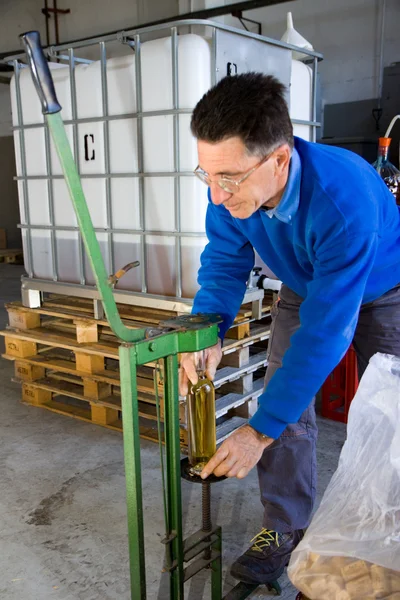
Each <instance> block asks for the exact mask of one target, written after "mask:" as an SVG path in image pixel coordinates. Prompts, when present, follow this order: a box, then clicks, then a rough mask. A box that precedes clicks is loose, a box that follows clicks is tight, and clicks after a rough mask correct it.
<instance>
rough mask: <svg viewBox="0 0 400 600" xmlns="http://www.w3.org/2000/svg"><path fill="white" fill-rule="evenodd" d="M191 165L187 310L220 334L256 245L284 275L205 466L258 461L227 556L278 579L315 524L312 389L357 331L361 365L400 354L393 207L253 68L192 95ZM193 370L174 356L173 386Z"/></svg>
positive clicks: (246, 575) (370, 173) (242, 469)
mask: <svg viewBox="0 0 400 600" xmlns="http://www.w3.org/2000/svg"><path fill="white" fill-rule="evenodd" d="M191 127H192V132H193V134H194V136H195V137H196V138H197V140H198V155H199V166H198V167H197V169H196V171H195V172H196V174H197V175H198V177H199V178H200V179H201V180H202V181H203V182H204V183H205V184H206V185H207V186H208V188H209V189H208V199H209V205H208V210H207V218H206V231H207V236H208V240H209V243H208V245H207V246H206V248H205V250H204V252H203V254H202V257H201V268H200V270H199V276H198V281H199V284H200V290H199V292H198V293H197V295H196V298H195V301H194V306H193V311H194V312H205V313H218V314H220V315H221V316H222V317H223V323H222V324H221V326H220V338H221V342H220V343H219V344H217V346H214V347H213V348H211V349H208V350H207V351H206V352H207V369H208V375H209V376H210V377H213V376H214V375H215V370H216V368H217V365H218V363H219V361H220V360H221V344H222V340H223V338H224V335H225V332H226V331H227V329H228V328H229V327H230V326H231V324H232V322H233V320H234V318H235V316H236V314H237V312H238V310H239V307H240V304H241V302H242V299H243V295H244V293H245V289H246V281H247V279H248V277H249V273H250V271H251V269H252V267H253V264H254V252H253V248H255V249H256V250H257V252H258V253H259V255H260V256H261V258H262V260H263V261H264V262H265V263H266V264H267V265H268V266H269V267H270V268H271V270H272V271H273V272H274V273H275V274H276V275H277V277H279V279H281V280H282V282H283V286H282V288H281V292H280V299H279V301H278V302H277V304H276V305H275V306H274V308H273V311H272V317H273V323H272V330H271V338H270V343H269V348H268V353H269V364H268V368H267V373H266V389H265V391H264V393H263V394H262V395H261V396H260V399H259V408H258V410H257V412H256V413H255V415H254V416H253V417H252V418H251V419H250V421H249V423H248V424H247V425H245V426H243V427H241V428H240V429H238V430H237V431H235V432H234V433H233V434H232V435H231V436H230V437H229V438H228V439H227V440H226V441H225V442H224V443H223V444H222V445H221V447H220V448H219V450H218V451H217V453H216V454H215V456H214V457H213V458H212V459H211V461H210V462H209V463H208V465H206V467H205V468H204V470H203V473H202V476H203V477H204V478H205V477H207V476H208V475H209V474H210V473H215V474H216V475H217V476H221V475H227V476H228V477H238V478H243V477H245V476H246V475H247V473H248V472H249V471H250V470H251V469H252V468H253V467H254V466H255V465H256V464H257V463H258V474H259V482H260V490H261V500H262V503H263V506H264V519H263V524H262V530H261V531H260V533H259V534H258V535H256V537H255V538H254V539H253V540H252V542H253V544H252V546H251V547H250V548H249V549H248V550H247V552H245V554H244V555H243V556H241V557H240V558H239V559H238V560H237V561H236V562H235V563H234V565H233V567H232V571H231V572H232V574H233V575H234V576H235V577H237V578H238V579H241V580H243V581H247V582H254V583H267V582H269V581H273V580H274V579H276V578H277V577H279V576H280V575H281V574H282V572H283V570H284V568H285V566H286V565H287V563H288V561H289V558H290V554H291V552H292V550H293V549H294V548H295V546H296V544H297V543H298V542H299V541H300V539H301V537H302V535H303V532H302V530H303V529H304V528H305V527H307V525H308V524H309V520H310V516H311V512H312V508H313V503H314V498H315V487H316V455H315V446H316V438H317V427H316V421H315V409H314V402H313V398H314V396H315V394H316V393H317V391H318V390H319V388H320V387H321V385H322V384H323V382H324V381H325V379H326V377H327V376H328V375H329V373H330V372H331V371H332V370H333V369H334V367H336V365H337V364H338V363H339V362H340V360H341V358H342V357H343V356H344V354H345V353H346V351H347V349H348V347H349V346H350V344H351V343H353V344H354V347H355V350H356V352H357V357H358V365H359V371H360V374H362V372H363V371H364V369H365V367H366V366H367V364H368V361H369V359H370V358H371V356H372V355H373V354H375V353H376V352H385V353H390V354H396V355H400V286H399V284H400V215H399V209H398V207H397V206H396V204H395V200H394V198H393V196H392V195H391V193H390V192H389V191H388V189H387V188H386V186H385V184H384V182H383V181H382V179H381V178H380V177H379V175H378V174H377V173H376V172H375V171H374V169H373V168H372V167H371V166H369V165H368V164H367V163H366V162H365V161H364V160H363V159H361V158H360V157H358V156H357V155H356V154H353V153H351V152H347V151H345V150H342V149H339V148H333V147H330V146H323V145H319V144H314V143H309V142H306V141H304V140H301V139H298V138H293V130H292V125H291V122H290V118H289V113H288V109H287V105H286V103H285V100H284V86H283V85H282V84H281V83H279V82H278V81H277V80H276V79H275V78H273V77H270V76H268V77H267V76H264V75H261V74H257V73H248V74H244V75H238V76H235V77H227V78H225V79H223V80H222V81H221V82H220V83H219V84H218V85H216V86H215V87H214V88H212V89H211V90H210V91H209V92H208V93H207V94H205V96H204V97H203V98H202V99H201V100H200V102H199V103H198V104H197V106H196V108H195V110H194V113H193V117H192V123H191ZM188 380H190V381H192V382H193V383H195V382H196V380H197V375H196V370H195V364H194V356H193V355H192V354H187V355H184V356H183V358H182V361H181V370H180V387H181V393H182V394H186V393H187V386H188Z"/></svg>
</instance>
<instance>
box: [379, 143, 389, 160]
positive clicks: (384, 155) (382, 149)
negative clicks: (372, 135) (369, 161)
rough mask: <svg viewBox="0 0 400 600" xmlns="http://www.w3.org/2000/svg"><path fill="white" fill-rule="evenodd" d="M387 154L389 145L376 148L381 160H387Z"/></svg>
mask: <svg viewBox="0 0 400 600" xmlns="http://www.w3.org/2000/svg"><path fill="white" fill-rule="evenodd" d="M388 155H389V146H379V148H378V156H379V157H380V158H382V160H387V158H388Z"/></svg>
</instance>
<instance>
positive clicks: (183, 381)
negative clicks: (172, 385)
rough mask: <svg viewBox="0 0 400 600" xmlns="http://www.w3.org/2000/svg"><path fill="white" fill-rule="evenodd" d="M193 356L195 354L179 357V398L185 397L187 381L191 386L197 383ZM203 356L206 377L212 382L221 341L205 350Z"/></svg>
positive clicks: (220, 355) (189, 353) (219, 358)
mask: <svg viewBox="0 0 400 600" xmlns="http://www.w3.org/2000/svg"><path fill="white" fill-rule="evenodd" d="M195 354H196V353H195V352H184V353H183V354H182V356H181V368H180V369H179V393H180V395H181V396H186V395H187V393H188V385H189V381H191V382H192V383H193V385H194V384H196V383H197V381H198V375H197V371H196V362H195ZM204 354H205V359H206V375H207V377H208V378H209V379H211V381H212V380H213V379H214V377H215V372H216V370H217V367H218V365H219V363H220V362H221V358H222V349H221V340H218V344H215V346H211V348H206V349H205V350H204Z"/></svg>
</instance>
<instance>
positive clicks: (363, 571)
mask: <svg viewBox="0 0 400 600" xmlns="http://www.w3.org/2000/svg"><path fill="white" fill-rule="evenodd" d="M350 560H351V562H350V563H349V564H348V565H346V566H344V567H342V575H343V579H345V581H351V580H352V579H356V578H357V579H358V578H360V577H362V576H363V575H368V574H369V569H368V566H367V563H366V562H365V560H352V559H350Z"/></svg>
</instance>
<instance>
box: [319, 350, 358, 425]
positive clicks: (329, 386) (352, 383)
mask: <svg viewBox="0 0 400 600" xmlns="http://www.w3.org/2000/svg"><path fill="white" fill-rule="evenodd" d="M357 388H358V371H357V355H356V352H355V350H354V348H353V346H350V348H349V349H348V351H347V353H346V354H345V356H344V357H343V358H342V360H341V361H340V363H339V364H338V366H337V367H336V369H334V370H333V371H332V373H331V374H330V375H329V377H328V378H327V380H326V381H325V383H324V385H323V386H322V409H321V415H322V416H323V417H325V418H326V419H332V420H334V421H341V422H342V423H347V415H348V412H349V408H350V404H351V401H352V400H353V398H354V396H355V393H356V391H357Z"/></svg>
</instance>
